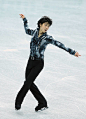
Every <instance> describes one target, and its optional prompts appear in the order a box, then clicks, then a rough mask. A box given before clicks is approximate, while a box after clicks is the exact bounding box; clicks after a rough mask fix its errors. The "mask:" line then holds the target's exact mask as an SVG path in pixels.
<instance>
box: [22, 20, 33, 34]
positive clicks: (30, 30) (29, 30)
mask: <svg viewBox="0 0 86 119" xmlns="http://www.w3.org/2000/svg"><path fill="white" fill-rule="evenodd" d="M23 21H24V29H25V32H26V34H28V35H31V36H32V35H33V34H34V31H35V30H32V29H29V27H28V22H27V19H26V18H24V19H23Z"/></svg>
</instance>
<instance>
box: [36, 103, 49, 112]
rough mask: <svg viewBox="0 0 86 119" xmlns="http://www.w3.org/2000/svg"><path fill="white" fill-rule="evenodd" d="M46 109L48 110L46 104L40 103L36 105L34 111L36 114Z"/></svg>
mask: <svg viewBox="0 0 86 119" xmlns="http://www.w3.org/2000/svg"><path fill="white" fill-rule="evenodd" d="M47 108H48V106H47V104H43V103H40V104H38V106H37V107H36V108H35V111H36V112H38V111H43V110H45V109H47Z"/></svg>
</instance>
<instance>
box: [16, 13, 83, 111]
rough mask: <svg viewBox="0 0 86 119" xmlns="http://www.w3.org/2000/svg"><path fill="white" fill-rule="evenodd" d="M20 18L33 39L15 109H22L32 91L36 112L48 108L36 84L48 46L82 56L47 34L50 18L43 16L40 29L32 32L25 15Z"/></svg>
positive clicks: (50, 22)
mask: <svg viewBox="0 0 86 119" xmlns="http://www.w3.org/2000/svg"><path fill="white" fill-rule="evenodd" d="M20 16H21V18H22V19H23V22H24V29H25V32H26V34H28V35H31V36H32V38H31V42H30V56H29V59H28V62H27V67H26V71H25V81H24V84H23V86H22V87H21V89H20V91H19V92H18V94H17V96H16V99H15V109H16V110H19V109H20V108H21V104H22V102H23V100H24V97H25V96H26V94H27V92H28V90H30V91H31V93H32V94H33V96H34V97H35V99H36V100H37V101H38V105H37V106H36V107H35V111H39V110H42V109H47V108H48V106H47V101H46V99H45V97H44V96H43V95H42V93H41V92H40V91H39V89H38V87H37V86H36V84H35V83H34V81H35V79H36V77H37V76H38V75H39V73H40V72H41V71H42V69H43V67H44V51H45V49H46V46H47V45H48V44H53V45H55V46H57V47H59V48H61V49H63V50H65V51H67V52H69V53H70V54H71V55H74V56H76V57H79V56H81V55H79V53H78V52H77V51H75V50H73V49H71V48H68V47H66V46H65V45H64V44H62V43H61V42H59V41H57V40H55V39H53V37H52V36H51V35H48V34H47V31H48V29H49V27H50V26H51V25H52V19H50V18H49V17H47V16H43V17H42V18H41V19H39V21H38V23H37V25H38V28H36V29H35V30H32V29H30V28H29V27H28V21H27V19H26V17H25V16H24V15H23V14H20Z"/></svg>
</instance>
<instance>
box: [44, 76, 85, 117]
mask: <svg viewBox="0 0 86 119" xmlns="http://www.w3.org/2000/svg"><path fill="white" fill-rule="evenodd" d="M78 77H79V76H78V75H75V76H67V77H64V78H62V79H59V80H58V81H55V82H53V83H49V84H48V85H47V86H46V88H45V91H44V92H45V94H46V95H47V97H48V98H49V99H51V101H50V103H51V108H52V107H53V109H54V111H55V110H58V115H59V113H60V111H62V110H64V109H65V110H66V111H68V110H69V111H68V112H70V111H72V112H73V111H74V112H76V113H79V114H80V113H81V114H82V115H84V116H86V112H85V109H86V102H85V100H86V97H85V92H86V89H84V88H83V83H82V84H80V81H78ZM53 88H54V89H53ZM48 91H49V92H48ZM52 102H53V103H52ZM54 103H55V104H54ZM56 108H57V109H56ZM58 108H59V109H58ZM61 108H62V110H60V109H61ZM53 109H52V110H53ZM65 114H66V113H65Z"/></svg>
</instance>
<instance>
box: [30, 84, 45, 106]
mask: <svg viewBox="0 0 86 119" xmlns="http://www.w3.org/2000/svg"><path fill="white" fill-rule="evenodd" d="M30 91H31V93H32V94H33V95H34V97H35V98H36V100H37V101H38V103H39V104H41V103H42V104H44V105H47V101H46V99H45V98H44V96H43V95H42V94H41V92H40V91H39V89H38V88H37V86H36V85H35V84H34V83H32V85H31V87H30Z"/></svg>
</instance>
